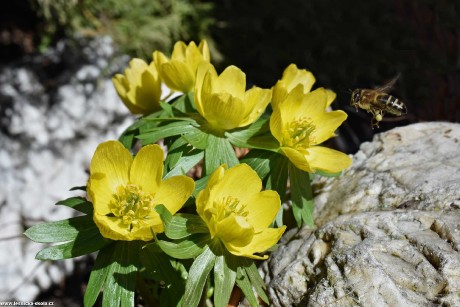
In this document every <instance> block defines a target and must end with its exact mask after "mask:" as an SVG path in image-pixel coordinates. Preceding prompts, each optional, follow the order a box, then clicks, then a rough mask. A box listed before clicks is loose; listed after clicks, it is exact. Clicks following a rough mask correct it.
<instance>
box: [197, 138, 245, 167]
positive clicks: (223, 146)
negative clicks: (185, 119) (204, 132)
mask: <svg viewBox="0 0 460 307" xmlns="http://www.w3.org/2000/svg"><path fill="white" fill-rule="evenodd" d="M222 164H226V165H227V166H228V167H229V168H230V167H233V166H235V165H238V164H239V161H238V158H237V157H236V154H235V150H233V147H232V145H231V144H230V142H229V141H228V140H227V139H225V138H222V137H218V136H215V135H213V134H210V135H209V136H208V146H207V147H206V149H205V150H204V166H205V167H204V173H205V174H206V175H209V174H211V173H212V172H214V170H215V169H216V168H217V167H219V166H221V165H222Z"/></svg>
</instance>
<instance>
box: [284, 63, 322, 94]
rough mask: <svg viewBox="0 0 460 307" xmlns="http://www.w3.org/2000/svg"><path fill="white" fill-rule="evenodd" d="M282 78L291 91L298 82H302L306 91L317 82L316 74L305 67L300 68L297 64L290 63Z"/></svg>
mask: <svg viewBox="0 0 460 307" xmlns="http://www.w3.org/2000/svg"><path fill="white" fill-rule="evenodd" d="M282 80H283V81H285V82H286V85H287V91H288V92H290V91H291V90H292V89H294V87H296V86H297V85H298V84H302V86H303V88H304V93H308V92H309V91H310V90H311V88H312V86H313V84H314V83H315V81H316V80H315V76H313V74H312V73H311V72H310V71H308V70H305V69H298V68H297V65H295V64H291V65H289V66H288V67H287V68H286V69H285V70H284V72H283V77H282Z"/></svg>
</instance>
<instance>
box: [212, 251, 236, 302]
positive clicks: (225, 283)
mask: <svg viewBox="0 0 460 307" xmlns="http://www.w3.org/2000/svg"><path fill="white" fill-rule="evenodd" d="M226 256H227V255H220V256H217V257H216V263H215V265H214V306H227V304H228V301H229V299H230V295H231V294H232V290H233V286H234V285H235V279H236V268H235V267H233V266H231V265H230V266H229V263H227V261H226V260H227V258H228V257H232V256H231V255H229V256H228V257H226Z"/></svg>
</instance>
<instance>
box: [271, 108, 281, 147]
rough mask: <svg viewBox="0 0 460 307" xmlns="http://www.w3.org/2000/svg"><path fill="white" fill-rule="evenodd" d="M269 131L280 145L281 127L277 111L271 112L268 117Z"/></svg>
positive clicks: (279, 114) (279, 115) (279, 113)
mask: <svg viewBox="0 0 460 307" xmlns="http://www.w3.org/2000/svg"><path fill="white" fill-rule="evenodd" d="M270 131H271V133H272V135H273V136H274V137H275V139H276V140H277V141H278V142H279V143H280V144H281V143H282V142H283V127H282V122H281V112H280V110H279V109H276V110H273V113H272V114H271V115H270Z"/></svg>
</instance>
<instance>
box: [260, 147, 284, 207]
mask: <svg viewBox="0 0 460 307" xmlns="http://www.w3.org/2000/svg"><path fill="white" fill-rule="evenodd" d="M269 160H270V162H269V165H270V173H269V175H268V177H267V184H266V189H270V190H275V191H277V192H278V194H279V195H280V198H281V202H283V201H284V199H285V197H286V187H287V181H288V168H289V159H288V158H286V157H285V156H283V155H280V154H273V155H272V156H271V157H270V158H269Z"/></svg>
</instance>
